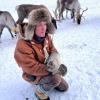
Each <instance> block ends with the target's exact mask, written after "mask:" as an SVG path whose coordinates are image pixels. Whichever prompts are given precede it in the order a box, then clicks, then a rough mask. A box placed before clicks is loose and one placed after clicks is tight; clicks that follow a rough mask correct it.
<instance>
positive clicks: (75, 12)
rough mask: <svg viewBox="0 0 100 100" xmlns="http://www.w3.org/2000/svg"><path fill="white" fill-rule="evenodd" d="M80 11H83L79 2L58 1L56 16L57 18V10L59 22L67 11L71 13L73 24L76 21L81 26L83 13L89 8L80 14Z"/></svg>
mask: <svg viewBox="0 0 100 100" xmlns="http://www.w3.org/2000/svg"><path fill="white" fill-rule="evenodd" d="M80 9H81V6H80V3H79V1H78V0H57V7H56V9H55V16H56V18H57V10H58V12H59V14H58V15H59V16H58V17H59V20H61V17H63V12H64V10H67V12H68V11H71V18H72V19H73V22H75V21H76V22H77V24H80V23H81V17H82V15H83V12H84V11H86V10H87V8H86V9H85V10H83V11H82V13H80ZM67 12H66V13H67ZM66 15H67V14H66Z"/></svg>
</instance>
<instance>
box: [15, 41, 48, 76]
mask: <svg viewBox="0 0 100 100" xmlns="http://www.w3.org/2000/svg"><path fill="white" fill-rule="evenodd" d="M14 58H15V60H16V62H17V64H18V65H19V66H20V67H21V68H22V70H23V71H24V72H26V73H28V74H31V75H34V76H45V75H48V74H49V72H48V71H47V70H46V65H45V64H42V63H40V62H38V61H37V60H36V59H35V57H34V52H33V50H32V48H31V47H29V46H28V45H27V44H26V43H25V41H24V40H19V41H18V42H17V45H16V48H15V53H14Z"/></svg>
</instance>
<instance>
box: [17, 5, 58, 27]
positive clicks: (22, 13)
mask: <svg viewBox="0 0 100 100" xmlns="http://www.w3.org/2000/svg"><path fill="white" fill-rule="evenodd" d="M39 8H46V9H47V7H46V6H44V5H32V4H21V5H18V6H16V8H15V9H16V10H17V14H18V20H17V22H16V23H17V24H21V23H22V22H23V20H24V19H25V18H27V17H28V15H29V13H30V12H31V11H32V10H34V9H39ZM48 11H49V10H48ZM51 19H52V23H53V25H54V27H55V28H56V29H57V24H56V20H55V19H54V18H53V17H52V16H51Z"/></svg>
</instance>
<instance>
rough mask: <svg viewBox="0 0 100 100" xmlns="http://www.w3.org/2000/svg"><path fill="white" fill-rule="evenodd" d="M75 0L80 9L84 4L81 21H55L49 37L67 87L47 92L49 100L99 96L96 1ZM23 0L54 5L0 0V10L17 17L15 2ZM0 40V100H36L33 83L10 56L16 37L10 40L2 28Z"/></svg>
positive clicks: (96, 99) (99, 6) (98, 99)
mask: <svg viewBox="0 0 100 100" xmlns="http://www.w3.org/2000/svg"><path fill="white" fill-rule="evenodd" d="M79 1H80V3H81V5H82V8H83V9H85V8H86V7H88V11H86V12H85V13H84V16H85V19H84V18H83V20H82V23H81V25H77V24H76V23H73V22H72V20H71V19H70V18H69V19H66V20H63V21H62V22H57V25H58V29H57V31H56V33H55V35H54V37H53V40H54V44H55V46H56V48H57V49H58V51H59V53H60V55H61V61H62V63H64V64H65V65H66V66H67V67H68V74H67V75H66V76H65V77H64V79H65V80H66V81H67V82H68V84H69V90H68V91H67V92H64V93H60V92H56V91H52V92H50V93H49V95H50V98H51V100H100V2H99V1H98V0H86V1H84V0H79ZM23 3H26V4H27V3H30V4H31V3H33V4H45V5H46V6H47V7H48V8H49V9H50V11H51V12H52V10H54V9H55V7H56V0H8V1H7V0H0V10H7V11H9V12H10V13H11V14H12V16H13V17H14V19H15V20H17V17H18V16H17V13H16V11H15V6H16V5H19V4H23ZM1 41H2V43H0V100H25V98H29V100H37V98H36V97H35V95H34V88H33V86H32V85H30V84H29V83H27V82H26V81H24V80H23V79H22V76H21V74H22V71H21V69H20V68H19V67H18V65H17V64H16V62H15V60H14V50H15V46H16V42H17V39H13V40H12V39H11V36H10V33H9V31H8V30H7V29H6V28H5V29H4V31H3V34H2V36H1Z"/></svg>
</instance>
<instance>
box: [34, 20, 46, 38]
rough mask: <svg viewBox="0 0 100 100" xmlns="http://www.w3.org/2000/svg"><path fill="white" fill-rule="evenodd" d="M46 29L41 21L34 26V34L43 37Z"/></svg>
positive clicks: (44, 23)
mask: <svg viewBox="0 0 100 100" xmlns="http://www.w3.org/2000/svg"><path fill="white" fill-rule="evenodd" d="M46 29H47V25H46V22H44V21H41V22H39V23H38V24H37V25H36V30H35V33H36V35H38V36H40V37H44V36H45V32H46Z"/></svg>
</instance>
